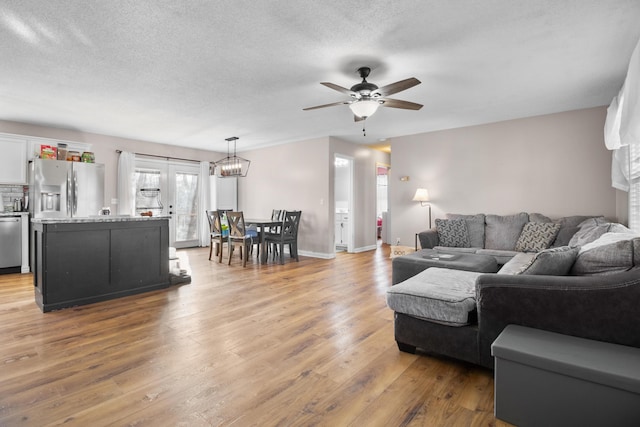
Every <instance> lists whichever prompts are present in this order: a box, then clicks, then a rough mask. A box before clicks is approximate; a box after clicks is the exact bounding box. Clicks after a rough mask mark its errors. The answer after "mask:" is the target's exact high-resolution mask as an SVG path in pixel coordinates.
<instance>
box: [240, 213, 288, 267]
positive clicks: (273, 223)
mask: <svg viewBox="0 0 640 427" xmlns="http://www.w3.org/2000/svg"><path fill="white" fill-rule="evenodd" d="M244 223H245V226H247V227H249V226H253V225H255V226H256V229H257V231H258V244H259V245H260V263H261V264H266V262H267V255H268V254H267V245H266V242H265V241H264V232H265V230H267V229H269V228H271V227H277V226H279V225H282V220H277V219H259V218H258V219H256V218H249V219H246V218H245V220H244Z"/></svg>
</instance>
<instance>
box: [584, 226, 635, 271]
mask: <svg viewBox="0 0 640 427" xmlns="http://www.w3.org/2000/svg"><path fill="white" fill-rule="evenodd" d="M637 239H638V237H637V235H636V234H632V233H605V234H603V235H602V236H600V237H599V238H598V239H596V240H594V241H593V242H591V243H587V244H586V245H584V246H582V247H581V248H580V252H579V253H578V257H577V258H576V262H575V263H574V264H573V268H572V269H571V274H574V275H577V276H595V275H606V274H614V273H618V272H621V271H627V270H630V269H632V268H633V267H634V256H633V249H634V246H635V242H634V240H637Z"/></svg>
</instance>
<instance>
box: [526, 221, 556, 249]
mask: <svg viewBox="0 0 640 427" xmlns="http://www.w3.org/2000/svg"><path fill="white" fill-rule="evenodd" d="M558 231H560V224H557V223H554V222H528V223H526V224H525V225H524V227H522V232H521V233H520V237H518V241H517V242H516V251H518V252H539V251H542V250H544V249H547V248H548V247H549V246H551V243H553V241H554V240H555V239H556V236H557V235H558Z"/></svg>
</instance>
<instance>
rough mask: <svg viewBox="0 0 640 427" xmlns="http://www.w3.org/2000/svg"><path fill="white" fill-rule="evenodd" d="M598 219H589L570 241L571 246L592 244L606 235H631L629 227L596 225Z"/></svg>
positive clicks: (609, 224)
mask: <svg viewBox="0 0 640 427" xmlns="http://www.w3.org/2000/svg"><path fill="white" fill-rule="evenodd" d="M595 220H597V218H592V219H588V220H586V221H585V222H583V223H582V224H580V227H579V229H578V231H577V232H576V234H574V235H573V237H572V238H571V240H569V246H584V245H586V244H587V243H591V242H593V241H595V240H597V239H598V238H599V237H600V236H602V235H603V234H604V233H630V232H631V230H629V229H628V228H627V227H625V226H624V225H622V224H617V223H610V222H604V223H603V222H599V223H596V222H595Z"/></svg>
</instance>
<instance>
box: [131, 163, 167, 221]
mask: <svg viewBox="0 0 640 427" xmlns="http://www.w3.org/2000/svg"><path fill="white" fill-rule="evenodd" d="M160 178H161V173H160V171H159V170H152V169H136V214H137V215H139V214H140V213H142V212H149V211H151V212H152V213H153V215H156V216H157V215H161V214H162V197H161V191H160Z"/></svg>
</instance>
